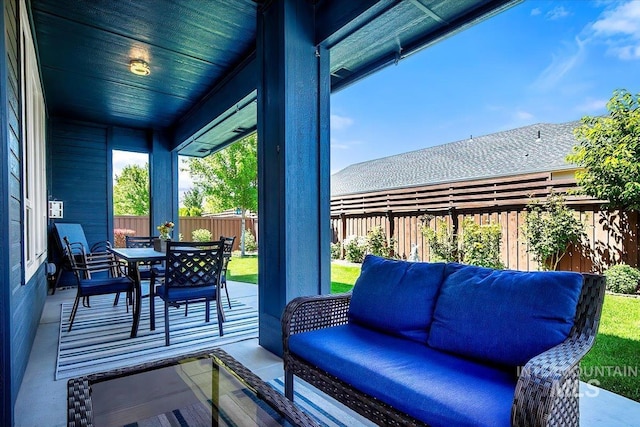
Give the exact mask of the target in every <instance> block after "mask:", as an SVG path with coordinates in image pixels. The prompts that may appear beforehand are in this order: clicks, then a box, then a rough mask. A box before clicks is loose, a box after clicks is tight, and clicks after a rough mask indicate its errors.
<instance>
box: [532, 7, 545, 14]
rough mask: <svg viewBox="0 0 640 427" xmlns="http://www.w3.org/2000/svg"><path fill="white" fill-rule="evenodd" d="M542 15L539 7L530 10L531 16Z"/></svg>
mask: <svg viewBox="0 0 640 427" xmlns="http://www.w3.org/2000/svg"><path fill="white" fill-rule="evenodd" d="M540 14H542V10H540V8H539V7H536V8H534V9H531V16H538V15H540Z"/></svg>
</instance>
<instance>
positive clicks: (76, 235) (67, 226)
mask: <svg viewBox="0 0 640 427" xmlns="http://www.w3.org/2000/svg"><path fill="white" fill-rule="evenodd" d="M54 227H55V230H56V233H55V234H56V238H57V242H58V244H59V245H60V249H61V250H62V252H63V253H65V254H66V253H67V248H66V245H65V242H64V238H65V237H66V238H67V239H69V242H70V243H72V244H73V245H72V246H71V249H72V250H73V252H71V253H73V254H74V255H78V254H79V253H80V249H79V248H80V247H82V248H84V249H83V250H84V252H88V251H89V250H90V248H89V243H87V237H86V236H85V235H84V229H83V228H82V225H80V224H73V223H63V222H56V223H55V224H54Z"/></svg>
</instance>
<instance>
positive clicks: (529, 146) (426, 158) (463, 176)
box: [331, 121, 580, 196]
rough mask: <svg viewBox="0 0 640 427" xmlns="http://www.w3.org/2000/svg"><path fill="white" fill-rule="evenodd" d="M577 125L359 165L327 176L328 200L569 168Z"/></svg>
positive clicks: (544, 126)
mask: <svg viewBox="0 0 640 427" xmlns="http://www.w3.org/2000/svg"><path fill="white" fill-rule="evenodd" d="M579 125H580V121H573V122H568V123H560V124H551V123H540V124H535V125H530V126H525V127H521V128H518V129H512V130H507V131H503V132H497V133H493V134H491V135H484V136H479V137H475V136H474V137H473V138H470V139H465V140H462V141H457V142H451V143H448V144H444V145H439V146H436V147H429V148H425V149H422V150H417V151H411V152H408V153H403V154H398V155H395V156H389V157H383V158H381V159H375V160H370V161H367V162H362V163H357V164H354V165H351V166H347V167H346V168H344V169H342V170H341V171H339V172H336V173H335V174H333V175H332V176H331V195H332V196H337V195H343V194H354V193H365V192H371V191H377V190H387V189H393V188H404V187H413V186H419V185H430V184H438V183H445V182H454V181H465V180H471V179H481V178H490V177H497V176H509V175H519V174H525V173H536V172H545V171H554V170H562V169H568V168H571V167H572V165H571V164H569V163H567V162H566V161H565V157H566V156H567V154H569V153H570V152H571V148H572V147H573V146H574V145H576V144H577V141H576V139H575V137H574V136H573V129H574V128H576V127H578V126H579ZM538 131H540V140H537V138H538Z"/></svg>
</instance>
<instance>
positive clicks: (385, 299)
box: [349, 255, 445, 343]
mask: <svg viewBox="0 0 640 427" xmlns="http://www.w3.org/2000/svg"><path fill="white" fill-rule="evenodd" d="M444 268H445V264H444V263H424V262H406V261H395V260H389V259H385V258H380V257H377V256H373V255H367V256H366V257H365V259H364V261H363V263H362V270H361V272H360V277H358V280H356V283H355V285H354V287H353V295H352V297H351V304H350V306H349V319H350V321H353V322H355V323H357V324H359V325H361V326H365V327H368V328H372V329H375V330H379V331H382V332H385V333H388V334H392V335H396V336H400V337H404V338H408V339H411V340H414V341H418V342H422V343H426V342H427V337H428V333H429V326H430V325H431V319H432V317H433V307H434V305H435V299H436V297H437V295H438V290H439V288H440V285H441V284H442V281H443V279H444Z"/></svg>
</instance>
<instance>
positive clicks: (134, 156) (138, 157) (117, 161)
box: [112, 150, 149, 179]
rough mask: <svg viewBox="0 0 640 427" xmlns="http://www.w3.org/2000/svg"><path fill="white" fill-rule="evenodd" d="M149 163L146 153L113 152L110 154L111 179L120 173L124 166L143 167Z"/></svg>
mask: <svg viewBox="0 0 640 427" xmlns="http://www.w3.org/2000/svg"><path fill="white" fill-rule="evenodd" d="M148 162H149V155H148V154H147V153H135V152H132V151H119V150H113V152H112V165H113V178H114V179H115V177H116V175H120V174H121V173H122V169H124V168H125V166H130V165H138V166H144V164H145V163H148Z"/></svg>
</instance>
